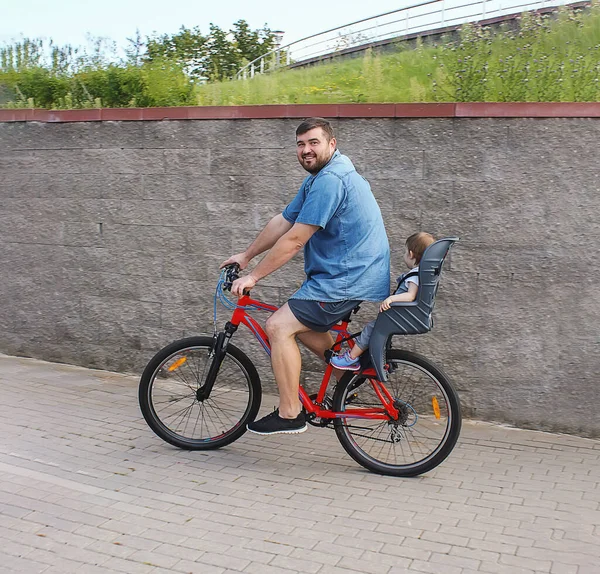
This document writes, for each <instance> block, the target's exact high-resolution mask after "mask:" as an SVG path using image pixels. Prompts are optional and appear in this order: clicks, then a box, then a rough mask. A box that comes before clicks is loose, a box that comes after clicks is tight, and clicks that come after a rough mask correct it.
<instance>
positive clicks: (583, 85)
mask: <svg viewBox="0 0 600 574" xmlns="http://www.w3.org/2000/svg"><path fill="white" fill-rule="evenodd" d="M599 77H600V5H599V4H598V3H594V4H593V5H592V7H591V9H589V10H585V11H579V12H572V11H570V10H568V9H566V8H563V9H561V10H560V12H559V15H558V17H547V16H545V17H540V16H533V15H531V14H524V15H523V17H522V19H521V24H520V28H519V30H518V31H512V30H510V29H509V28H508V27H505V28H503V29H501V30H499V31H494V32H493V31H491V30H489V29H482V28H480V27H478V26H474V25H465V26H463V28H462V30H461V33H460V40H457V41H454V42H451V41H449V40H448V39H447V40H446V41H443V42H442V43H440V45H437V46H434V45H423V44H419V45H418V46H417V48H416V49H415V50H406V49H405V50H402V51H400V50H399V51H398V52H396V53H391V54H373V53H371V52H369V51H367V53H366V54H365V56H364V57H362V58H355V59H351V60H349V59H348V60H339V61H336V62H333V63H327V64H321V65H317V66H313V67H311V68H301V69H295V70H283V71H280V72H277V73H273V74H268V75H262V76H255V77H254V78H252V79H247V80H243V81H227V82H220V83H215V84H206V85H202V86H197V87H196V101H197V103H198V105H241V104H282V103H285V104H287V103H307V104H308V103H311V104H312V103H315V104H318V103H346V102H381V103H384V102H437V101H447V102H454V101H459V102H461V101H463V102H468V101H487V102H509V101H531V102H543V101H600V85H599V84H600V82H599Z"/></svg>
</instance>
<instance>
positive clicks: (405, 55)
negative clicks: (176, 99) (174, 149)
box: [196, 46, 438, 105]
mask: <svg viewBox="0 0 600 574" xmlns="http://www.w3.org/2000/svg"><path fill="white" fill-rule="evenodd" d="M436 53H437V50H436V49H435V48H432V47H431V48H426V47H422V46H421V47H420V48H418V49H417V50H414V51H413V50H405V51H399V52H396V53H392V54H386V55H380V54H373V53H372V52H371V51H367V52H366V54H365V55H364V56H363V57H360V58H354V59H346V60H340V61H337V62H334V63H329V64H319V65H315V66H312V67H309V68H297V69H292V70H281V71H278V72H274V73H271V74H264V75H257V76H255V77H254V78H252V79H247V80H238V81H235V80H231V81H227V82H220V83H215V84H206V85H203V86H198V87H197V88H196V97H197V103H198V104H199V105H240V104H298V103H302V104H304V103H311V104H321V103H347V102H403V101H406V102H412V101H431V100H432V98H433V85H432V81H431V77H432V75H433V74H435V71H436V68H437V67H438V64H437V62H436V60H435V54H436Z"/></svg>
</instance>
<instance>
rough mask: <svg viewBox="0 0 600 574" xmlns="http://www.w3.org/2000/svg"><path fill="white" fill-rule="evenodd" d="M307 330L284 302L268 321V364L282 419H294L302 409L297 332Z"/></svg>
mask: <svg viewBox="0 0 600 574" xmlns="http://www.w3.org/2000/svg"><path fill="white" fill-rule="evenodd" d="M307 331H310V329H309V328H308V327H306V326H305V325H303V324H302V323H300V321H298V319H296V317H295V316H294V314H293V313H292V311H291V310H290V308H289V306H288V304H287V303H286V304H285V305H283V306H282V307H281V308H280V309H278V310H277V311H276V312H275V313H273V315H271V317H269V319H268V320H267V324H266V332H267V336H268V337H269V341H270V342H271V364H272V365H273V374H274V375H275V381H276V382H277V387H278V389H279V416H280V417H282V418H284V419H293V418H296V417H297V416H298V414H299V413H300V411H301V410H302V405H301V404H300V399H299V398H298V388H299V386H300V370H301V368H302V360H301V357H300V349H299V348H298V344H297V343H296V335H299V334H301V333H306V332H307Z"/></svg>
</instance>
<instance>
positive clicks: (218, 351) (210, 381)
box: [196, 321, 238, 402]
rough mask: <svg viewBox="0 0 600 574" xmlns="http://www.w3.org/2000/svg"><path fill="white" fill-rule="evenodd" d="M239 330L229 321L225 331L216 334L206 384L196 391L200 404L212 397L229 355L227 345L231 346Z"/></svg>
mask: <svg viewBox="0 0 600 574" xmlns="http://www.w3.org/2000/svg"><path fill="white" fill-rule="evenodd" d="M237 328H238V326H237V325H234V324H233V323H231V322H230V321H228V322H227V323H226V325H225V330H224V331H219V332H218V333H215V335H214V337H213V346H212V350H211V353H212V355H213V360H212V362H211V364H210V367H209V369H208V373H207V375H206V380H205V381H204V384H203V385H202V386H201V387H200V388H199V389H198V390H197V391H196V398H197V399H198V400H199V401H200V402H202V401H205V400H207V399H208V398H209V397H210V393H211V392H212V389H213V386H214V384H215V380H216V379H217V374H218V373H219V369H220V368H221V363H222V362H223V359H224V358H225V355H226V353H227V345H229V341H230V340H231V337H232V335H233V334H234V333H235V332H236V331H237Z"/></svg>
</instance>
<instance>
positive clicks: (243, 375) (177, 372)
mask: <svg viewBox="0 0 600 574" xmlns="http://www.w3.org/2000/svg"><path fill="white" fill-rule="evenodd" d="M212 346H213V339H212V337H189V338H186V339H181V340H179V341H175V342H173V343H171V344H170V345H167V346H166V347H165V348H164V349H162V350H160V351H159V352H158V353H157V354H156V355H155V356H154V357H153V358H152V359H151V360H150V362H149V363H148V365H147V366H146V368H145V369H144V372H143V374H142V377H141V380H140V386H139V392H138V399H139V403H140V409H141V411H142V414H143V415H144V419H145V420H146V422H147V423H148V426H149V427H150V428H151V429H152V430H153V431H154V432H155V433H156V434H157V435H158V436H159V437H160V438H161V439H163V440H164V441H166V442H168V443H170V444H172V445H174V446H176V447H179V448H182V449H186V450H210V449H216V448H220V447H223V446H225V445H228V444H230V443H232V442H233V441H235V440H237V439H238V438H240V437H241V436H242V435H243V434H244V433H245V432H246V424H247V423H249V422H252V421H253V420H254V419H255V418H256V415H257V413H258V409H259V408H260V402H261V397H262V389H261V384H260V377H259V376H258V373H257V371H256V368H255V367H254V365H253V364H252V361H251V360H250V359H249V358H248V357H247V356H246V355H245V354H244V353H243V352H242V351H241V350H240V349H238V348H237V347H235V346H234V345H231V344H229V345H228V346H227V350H226V354H225V356H224V357H223V362H222V363H221V366H220V368H219V372H218V373H217V377H216V380H215V384H214V387H213V389H212V392H211V394H210V397H209V398H208V399H204V400H199V398H198V389H199V388H200V387H201V386H202V384H203V381H204V379H205V378H206V373H207V372H208V369H209V367H210V365H211V362H212V359H213V356H212V355H211V349H212Z"/></svg>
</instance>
